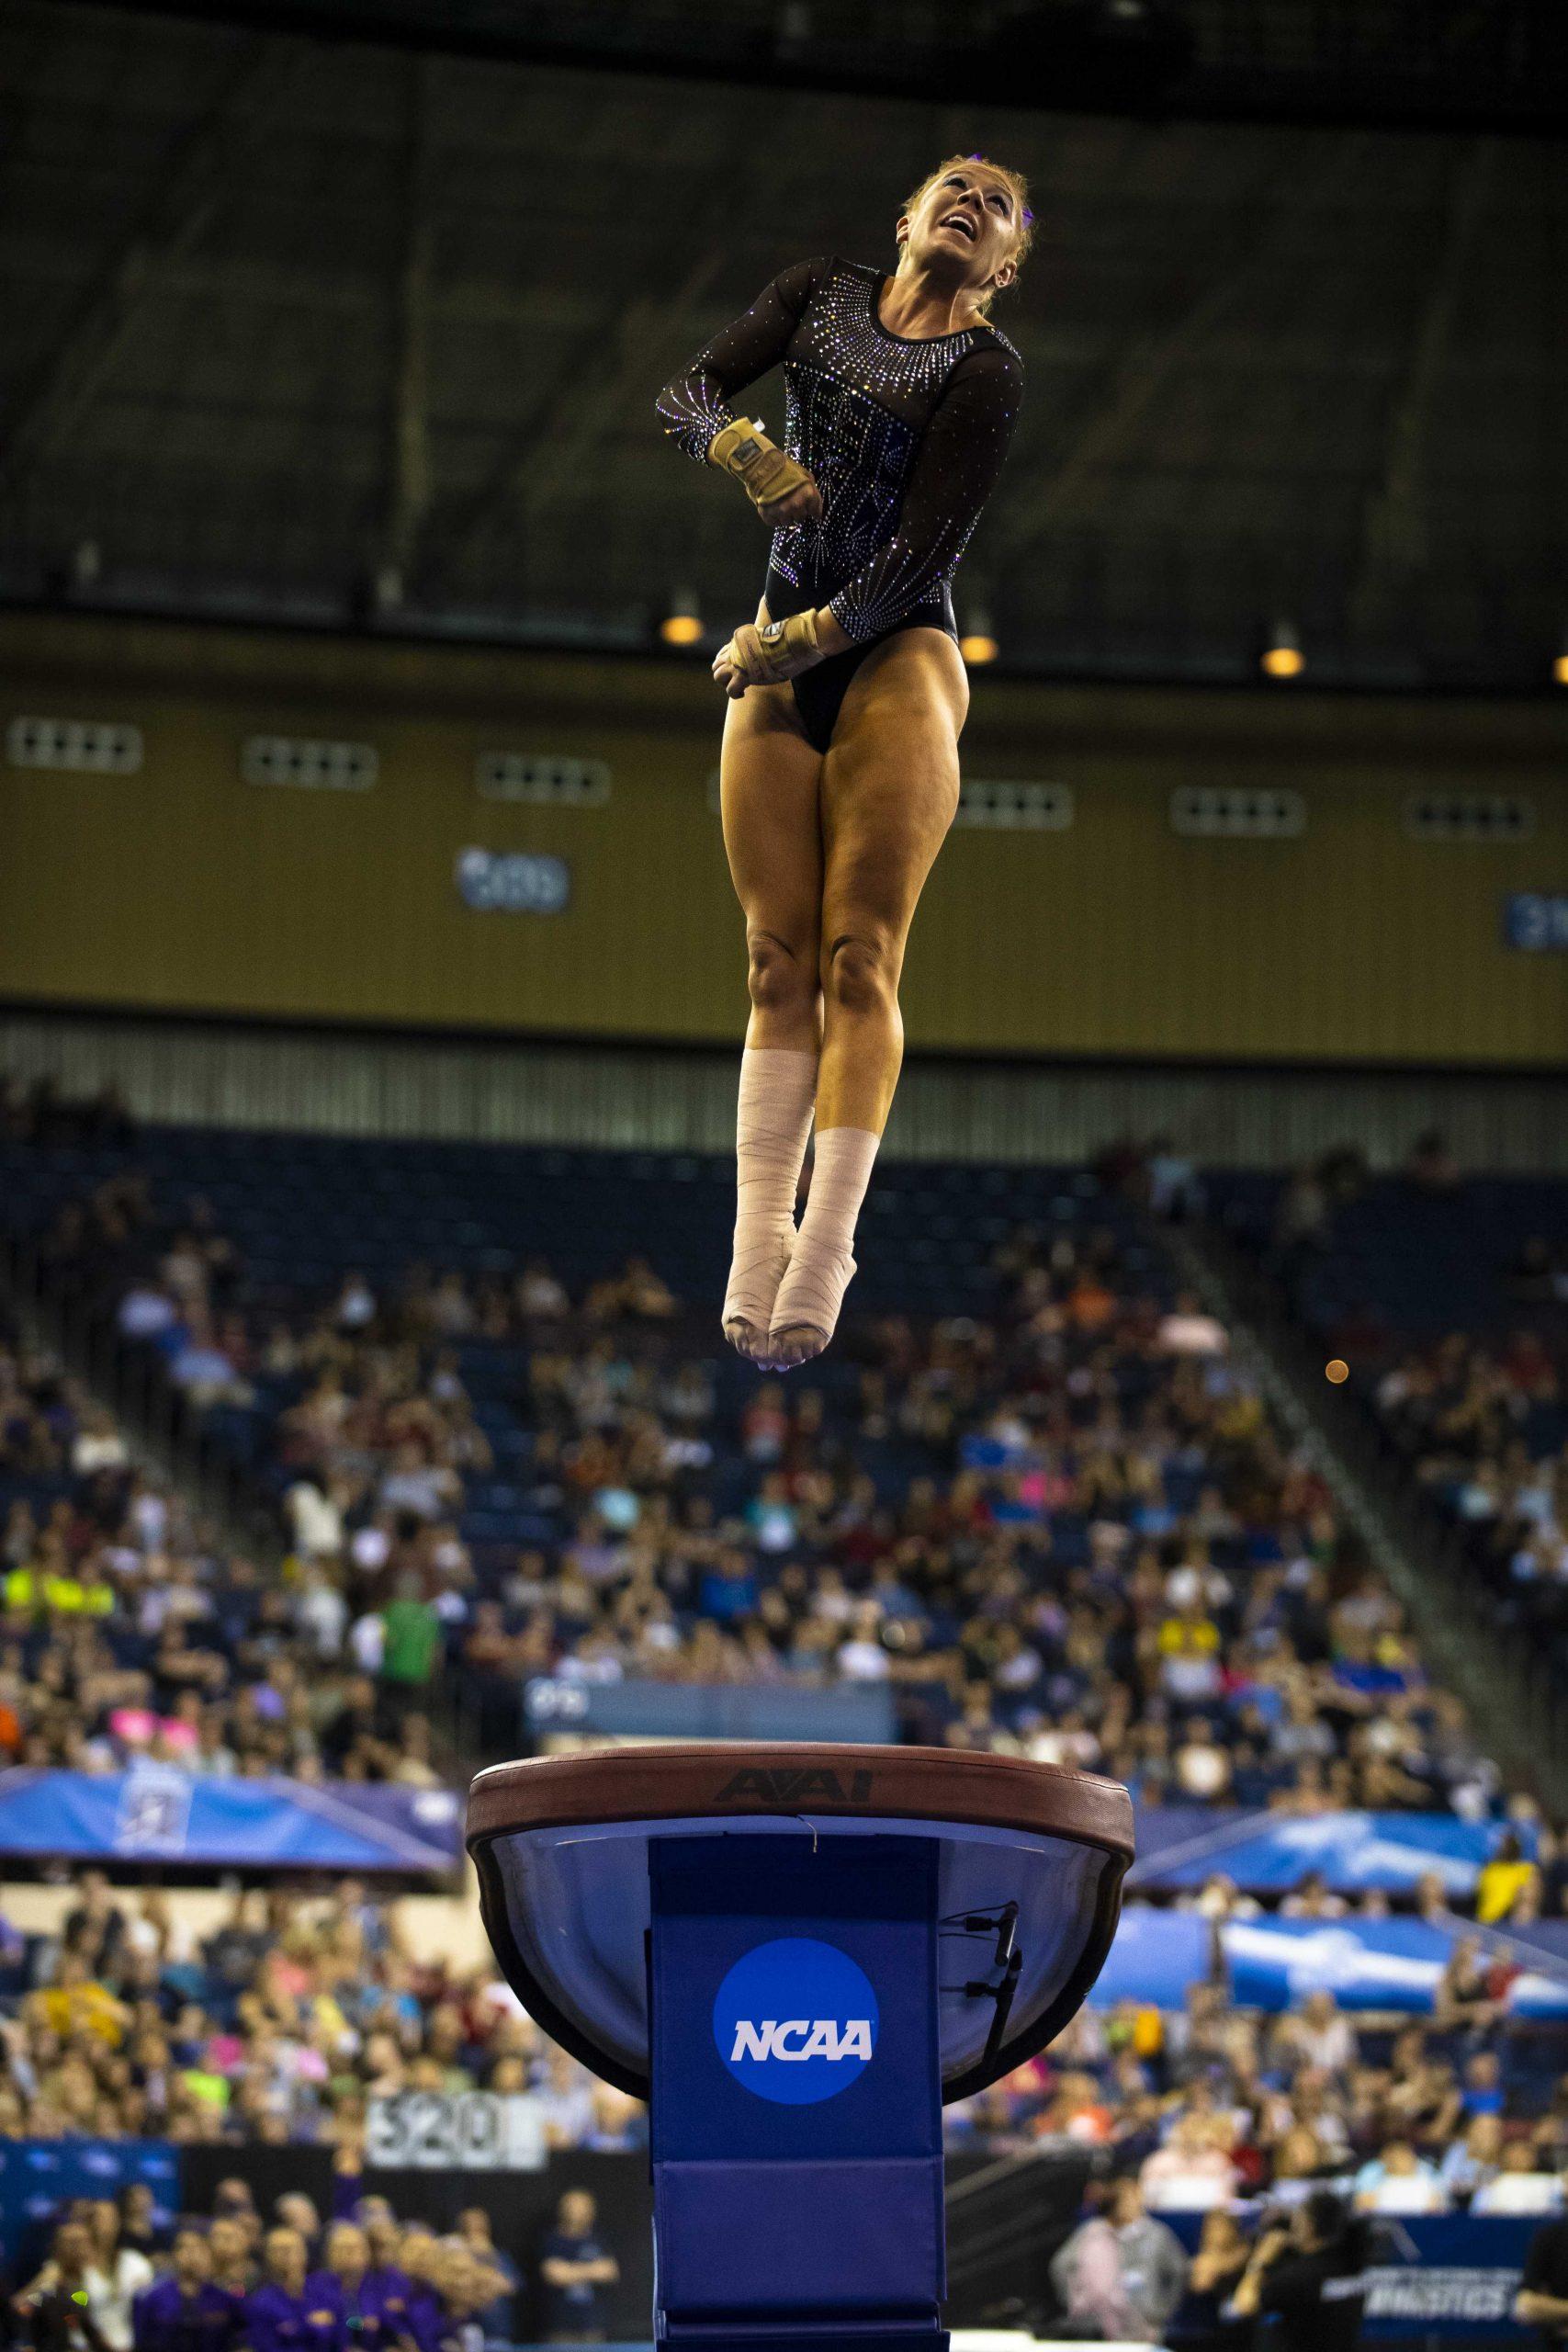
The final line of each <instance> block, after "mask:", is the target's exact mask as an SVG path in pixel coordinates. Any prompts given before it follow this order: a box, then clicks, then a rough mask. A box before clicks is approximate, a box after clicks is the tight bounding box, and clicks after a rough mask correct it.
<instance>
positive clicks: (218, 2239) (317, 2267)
mask: <svg viewBox="0 0 1568 2352" xmlns="http://www.w3.org/2000/svg"><path fill="white" fill-rule="evenodd" d="M618 2274H619V2265H618V2262H617V2259H616V2257H615V2254H614V2253H613V2252H612V2251H610V2249H609V2248H608V2246H607V2245H605V2244H604V2243H603V2242H602V2239H601V2237H600V2234H599V2233H598V2228H597V2214H596V2209H595V2203H594V2199H593V2198H592V2196H591V2195H590V2194H589V2193H588V2192H587V2191H586V2190H583V2189H570V2190H569V2191H568V2192H567V2193H566V2195H565V2196H564V2197H562V2198H561V2199H560V2200H559V2206H558V2211H557V2213H556V2216H555V2221H554V2225H553V2227H552V2228H551V2230H550V2232H549V2233H548V2234H547V2236H546V2237H545V2239H544V2241H543V2243H542V2245H540V2248H539V2251H538V2261H537V2276H536V2279H534V2280H532V2281H530V2282H528V2283H529V2286H530V2288H531V2290H532V2293H531V2296H530V2301H529V2307H528V2318H529V2320H531V2321H532V2322H533V2324H532V2325H525V2324H523V2313H522V2312H520V2309H519V2300H520V2299H519V2290H520V2288H522V2287H523V2286H524V2283H525V2282H524V2281H523V2279H522V2278H521V2276H520V2273H519V2269H518V2266H517V2265H516V2263H515V2262H514V2261H513V2258H512V2256H510V2255H509V2254H508V2253H506V2252H505V2251H504V2250H503V2249H502V2247H501V2246H498V2245H497V2244H496V2243H495V2239H494V2236H493V2234H492V2230H491V2216H490V2212H489V2210H488V2208H487V2207H486V2206H484V2205H482V2204H477V2205H471V2206H468V2207H466V2208H465V2209H464V2210H463V2211H462V2212H461V2213H459V2215H458V2216H457V2226H456V2227H455V2228H453V2229H451V2230H449V2231H443V2232H439V2233H438V2232H437V2231H435V2230H434V2229H433V2228H431V2227H430V2226H428V2225H427V2224H426V2223H424V2222H421V2221H417V2220H412V2219H409V2220H404V2221H400V2220H399V2218H398V2216H397V2215H396V2214H395V2213H394V2212H393V2211H392V2208H391V2206H390V2204H389V2201H388V2200H387V2199H386V2198H384V2197H379V2196H375V2195H366V2196H356V2197H352V2198H349V2199H344V2200H343V2201H342V2204H341V2209H340V2210H337V2211H335V2212H333V2213H329V2214H327V2215H325V2216H323V2215H321V2214H320V2213H318V2211H317V2210H316V2206H315V2204H314V2201H313V2200H312V2199H311V2198H310V2196H308V2195H307V2194H306V2193H305V2192H304V2191H303V2190H299V2189H290V2190H285V2191H284V2192H283V2193H282V2194H280V2195H279V2196H278V2197H277V2199H276V2201H275V2203H274V2207H273V2211H272V2213H271V2216H270V2218H268V2217H266V2216H264V2214H263V2213H262V2212H261V2211H259V2210H258V2208H257V2205H256V2201H255V2198H254V2192H253V2190H252V2188H251V2187H250V2185H249V2184H248V2182H246V2181H245V2180H244V2179H243V2178H241V2177H237V2176H236V2177H231V2178H230V2179H227V2180H223V2181H220V2183H219V2184H218V2187H217V2190H216V2192H215V2194H214V2197H213V2199H212V2211H211V2213H210V2214H209V2215H208V2216H204V2217H197V2216H195V2215H189V2214H178V2215H175V2214H169V2213H166V2212H164V2211H161V2210H160V2209H159V2208H158V2206H157V2205H156V2203H155V2202H154V2199H153V2197H152V2190H151V2189H150V2188H148V2187H146V2186H144V2185H136V2186H133V2187H131V2188H128V2189H126V2190H125V2191H124V2192H123V2193H122V2195H121V2196H120V2197H119V2198H118V2199H113V2198H82V2199H73V2200H72V2201H71V2202H70V2203H69V2204H68V2205H67V2206H66V2208H65V2209H64V2211H63V2212H62V2215H61V2217H60V2219H59V2221H58V2222H57V2223H56V2224H55V2226H54V2228H53V2230H52V2233H51V2238H50V2244H49V2251H48V2253H47V2255H46V2256H45V2258H44V2260H43V2261H42V2263H41V2264H39V2267H37V2268H36V2269H35V2270H34V2271H33V2272H32V2274H31V2275H30V2276H29V2277H27V2278H23V2279H22V2280H20V2281H19V2282H18V2283H17V2286H16V2287H15V2290H14V2291H13V2292H12V2294H11V2295H10V2298H9V2312H8V2316H9V2319H10V2322H11V2327H12V2331H13V2334H14V2339H15V2340H17V2341H19V2342H20V2343H21V2344H23V2345H25V2346H30V2347H33V2352H241V2347H242V2346H243V2347H246V2352H300V2347H302V2346H303V2347H308V2352H350V2347H351V2346H362V2347H365V2352H485V2347H486V2346H507V2345H511V2344H513V2343H514V2342H516V2341H518V2340H519V2338H520V2337H522V2336H524V2335H528V2336H532V2335H535V2334H537V2335H540V2336H542V2338H543V2340H544V2341H546V2342H581V2341H583V2340H592V2338H593V2336H594V2335H596V2334H597V2335H603V2334H604V2329H603V2327H602V2326H598V2327H596V2326H595V2322H596V2320H597V2319H598V2317H599V2312H600V2307H601V2305H602V2303H603V2301H604V2290H605V2289H607V2288H608V2287H610V2286H613V2285H614V2284H615V2280H616V2278H617V2277H618Z"/></svg>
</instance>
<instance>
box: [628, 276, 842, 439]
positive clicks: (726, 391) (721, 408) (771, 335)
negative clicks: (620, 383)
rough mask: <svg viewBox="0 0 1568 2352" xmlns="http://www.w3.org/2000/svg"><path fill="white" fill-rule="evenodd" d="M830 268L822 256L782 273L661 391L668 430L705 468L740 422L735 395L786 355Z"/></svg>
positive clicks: (663, 420) (659, 405) (660, 404)
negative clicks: (719, 441) (720, 440)
mask: <svg viewBox="0 0 1568 2352" xmlns="http://www.w3.org/2000/svg"><path fill="white" fill-rule="evenodd" d="M827 267H828V262H827V259H826V258H825V257H823V256H820V255H819V256H818V258H817V259H815V260H813V261H799V262H796V263H795V265H794V266H793V267H791V268H789V269H781V270H780V272H779V274H778V276H777V277H775V278H773V279H772V280H771V281H770V283H769V284H768V285H766V286H764V287H763V288H762V290H761V293H760V294H759V295H758V297H757V299H756V300H755V301H754V302H753V303H752V305H751V307H750V310H749V311H746V313H745V314H744V316H743V317H741V318H739V319H736V320H734V321H733V322H731V324H730V325H728V326H727V327H724V328H721V329H720V331H719V333H718V334H716V335H715V337H714V339H713V341H712V342H711V343H710V344H708V345H706V346H705V348H704V349H703V350H701V351H699V352H698V354H697V356H696V357H695V358H694V360H693V361H692V362H691V364H690V365H689V366H688V367H686V368H682V371H681V373H680V374H679V375H678V376H675V377H672V378H671V380H670V382H669V383H668V384H666V385H665V387H664V389H663V390H662V391H661V392H660V395H659V399H658V401H657V403H656V406H657V408H658V411H659V416H660V423H661V424H663V427H664V430H665V432H666V433H667V434H668V435H669V436H670V438H671V440H672V441H673V442H674V443H675V445H676V447H677V448H680V449H682V450H684V452H685V454H686V455H687V457H689V458H695V459H696V460H697V462H698V464H699V465H705V464H706V462H707V455H708V449H709V447H710V445H711V444H712V441H713V438H714V435H716V434H717V433H721V432H722V431H723V430H724V427H725V426H726V425H727V424H734V423H735V418H734V416H733V415H732V414H731V413H730V409H729V406H728V401H729V399H730V396H731V395H732V394H733V393H735V392H739V391H743V390H745V387H746V386H747V385H748V384H754V383H755V382H756V380H757V379H758V377H759V376H765V375H766V374H767V372H768V369H769V368H774V367H776V366H777V365H778V363H779V361H780V360H781V359H782V358H783V357H784V353H785V351H786V350H787V349H788V347H789V339H790V337H791V335H792V334H794V333H795V328H796V327H797V326H798V325H799V324H800V319H801V313H802V311H804V310H805V308H806V305H807V301H808V300H810V298H811V295H812V293H813V292H814V291H815V289H816V288H817V286H818V284H819V283H820V281H821V277H822V274H823V273H824V272H825V271H826V269H827Z"/></svg>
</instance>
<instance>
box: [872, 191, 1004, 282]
mask: <svg viewBox="0 0 1568 2352" xmlns="http://www.w3.org/2000/svg"><path fill="white" fill-rule="evenodd" d="M1019 226H1020V223H1019V217H1018V198H1017V197H1016V196H1014V194H1013V192H1012V190H1011V188H1010V187H1009V186H1008V184H1007V182H1006V180H1004V179H1003V178H1002V176H1001V175H1000V174H999V173H998V172H995V171H993V170H991V169H990V168H989V167H988V166H987V164H979V163H969V164H954V165H953V169H952V170H951V171H948V172H943V174H942V177H941V178H940V179H939V180H937V181H935V182H934V183H933V185H932V186H931V187H929V188H927V190H926V192H925V194H924V196H922V197H921V198H920V200H919V204H917V205H916V207H915V209H914V210H913V211H912V212H906V213H905V214H904V215H903V217H902V219H901V220H899V222H898V231H897V234H898V242H899V243H900V245H902V247H903V249H904V251H905V252H906V253H907V254H908V256H909V258H910V260H911V261H913V262H914V263H915V264H916V265H917V266H919V268H922V269H929V270H931V272H932V274H933V276H939V277H943V278H950V279H953V281H954V282H955V283H957V284H960V285H965V286H973V287H974V288H976V292H980V291H983V289H984V288H986V287H987V286H997V287H1002V286H1006V285H1008V284H1010V281H1011V279H1012V277H1013V276H1014V274H1015V265H1014V263H1013V260H1012V257H1011V256H1012V250H1013V247H1014V245H1015V244H1016V243H1017V242H1018V232H1019Z"/></svg>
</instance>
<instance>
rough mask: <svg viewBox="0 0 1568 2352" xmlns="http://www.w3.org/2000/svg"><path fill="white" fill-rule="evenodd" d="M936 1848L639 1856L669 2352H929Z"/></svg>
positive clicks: (890, 1843) (935, 2107)
mask: <svg viewBox="0 0 1568 2352" xmlns="http://www.w3.org/2000/svg"><path fill="white" fill-rule="evenodd" d="M937 1859H938V1856H937V1845H936V1841H935V1839H934V1838H908V1837H899V1838H890V1837H880V1838H879V1837H875V1836H867V1837H863V1838H862V1837H845V1838H820V1839H818V1838H812V1837H809V1836H805V1835H802V1834H800V1833H799V1832H795V1833H794V1834H785V1835H783V1836H779V1837H773V1836H771V1835H750V1836H747V1837H744V1838H737V1837H729V1838H726V1837H722V1836H719V1837H694V1838H680V1837H675V1838H661V1839H660V1840H659V1841H658V1843H657V1844H655V1845H653V1846H652V1847H651V1848H650V1849H649V1873H650V1879H651V1897H652V1928H651V1933H650V1936H649V2011H650V2017H651V2022H652V2052H651V2085H652V2097H651V2101H650V2156H651V2161H652V2172H653V2203H654V2244H655V2256H656V2266H657V2273H656V2276H657V2283H656V2290H655V2322H654V2324H655V2329H656V2333H657V2337H658V2342H659V2345H660V2347H668V2352H813V2347H816V2352H829V2347H838V2346H845V2347H858V2348H860V2352H947V2346H948V2338H947V2335H946V2332H945V2330H944V2329H943V2327H942V2318H941V2312H940V2303H941V2299H942V2294H943V2293H944V2291H945V2287H946V2277H945V2261H944V2234H943V2232H944V2224H943V2209H942V2097H941V2083H940V2075H939V2060H938V2048H937V1993H938V1979H937V1953H938V1935H937V1927H938V1922H937Z"/></svg>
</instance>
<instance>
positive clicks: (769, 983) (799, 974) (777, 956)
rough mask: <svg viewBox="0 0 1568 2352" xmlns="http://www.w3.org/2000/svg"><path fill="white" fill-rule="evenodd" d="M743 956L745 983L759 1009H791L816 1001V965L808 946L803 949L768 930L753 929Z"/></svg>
mask: <svg viewBox="0 0 1568 2352" xmlns="http://www.w3.org/2000/svg"><path fill="white" fill-rule="evenodd" d="M746 956H747V963H746V986H747V988H748V989H749V990H750V997H751V1002H752V1003H753V1005H754V1006H755V1007H756V1009H757V1011H758V1012H795V1011H797V1010H799V1009H800V1008H801V1007H802V1006H804V1005H808V1004H810V1003H812V1002H813V1001H815V999H816V995H817V965H816V957H815V956H813V955H812V953H811V952H810V950H809V949H807V950H806V951H805V952H804V953H803V952H802V951H801V950H799V949H797V948H794V947H792V946H791V945H790V944H789V943H788V941H787V940H784V939H782V938H780V937H779V936H778V935H777V934H776V933H773V932H771V931H752V932H749V933H747V938H746Z"/></svg>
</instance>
